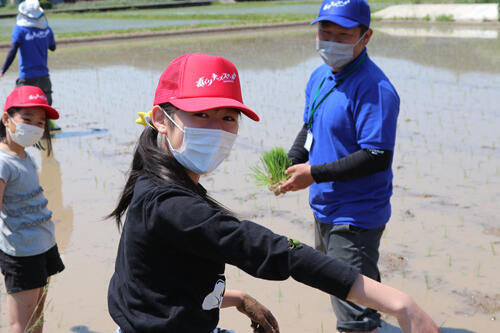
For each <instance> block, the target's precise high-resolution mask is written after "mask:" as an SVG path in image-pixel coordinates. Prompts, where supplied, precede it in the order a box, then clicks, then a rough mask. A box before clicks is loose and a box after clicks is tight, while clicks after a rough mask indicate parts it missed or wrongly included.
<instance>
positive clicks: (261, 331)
mask: <svg viewBox="0 0 500 333" xmlns="http://www.w3.org/2000/svg"><path fill="white" fill-rule="evenodd" d="M237 309H238V311H240V312H241V313H244V314H245V315H247V316H248V318H250V320H251V321H252V324H251V327H252V328H253V332H254V333H279V326H278V322H277V321H276V319H275V318H274V316H273V314H272V313H271V311H269V309H267V308H266V307H265V306H264V305H262V304H260V303H259V302H257V300H256V299H255V298H253V297H251V296H249V295H247V296H245V298H244V300H243V302H242V304H241V305H240V306H239V307H237Z"/></svg>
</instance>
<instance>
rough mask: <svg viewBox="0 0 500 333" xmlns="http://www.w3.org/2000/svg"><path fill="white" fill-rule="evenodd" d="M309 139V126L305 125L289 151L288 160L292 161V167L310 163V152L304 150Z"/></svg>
mask: <svg viewBox="0 0 500 333" xmlns="http://www.w3.org/2000/svg"><path fill="white" fill-rule="evenodd" d="M306 138H307V125H306V124H304V126H302V128H301V129H300V131H299V133H298V134H297V137H296V138H295V141H294V142H293V145H292V147H291V148H290V150H289V151H288V158H289V159H290V161H292V165H295V164H299V163H306V162H307V161H309V152H308V151H307V150H306V149H305V148H304V145H305V143H306Z"/></svg>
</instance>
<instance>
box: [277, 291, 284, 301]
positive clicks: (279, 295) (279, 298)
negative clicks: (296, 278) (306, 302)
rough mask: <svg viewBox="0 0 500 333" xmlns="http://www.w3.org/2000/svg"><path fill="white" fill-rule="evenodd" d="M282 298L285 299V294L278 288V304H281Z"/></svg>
mask: <svg viewBox="0 0 500 333" xmlns="http://www.w3.org/2000/svg"><path fill="white" fill-rule="evenodd" d="M282 298H283V293H282V292H281V288H278V303H279V302H281V299H282Z"/></svg>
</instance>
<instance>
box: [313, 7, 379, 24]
mask: <svg viewBox="0 0 500 333" xmlns="http://www.w3.org/2000/svg"><path fill="white" fill-rule="evenodd" d="M319 21H330V22H333V23H336V24H338V25H340V26H342V27H344V28H348V29H350V28H354V27H357V26H358V25H360V24H362V25H364V26H365V27H367V28H368V27H370V6H369V5H368V2H366V0H324V1H323V4H321V8H320V9H319V14H318V17H317V18H316V19H314V21H312V22H311V24H314V23H316V22H319Z"/></svg>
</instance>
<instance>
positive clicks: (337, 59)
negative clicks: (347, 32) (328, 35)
mask: <svg viewBox="0 0 500 333" xmlns="http://www.w3.org/2000/svg"><path fill="white" fill-rule="evenodd" d="M365 35H366V32H365V33H364V34H363V35H362V36H361V37H360V38H359V39H358V41H357V42H356V43H354V44H345V43H337V42H330V41H326V40H319V39H316V51H317V52H318V54H319V56H320V57H321V59H323V61H324V62H325V64H327V65H328V66H330V67H332V68H342V67H344V66H345V65H347V64H348V63H350V62H351V61H353V60H354V48H355V47H356V45H358V43H359V42H360V41H361V40H362V39H363V37H364V36H365Z"/></svg>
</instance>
